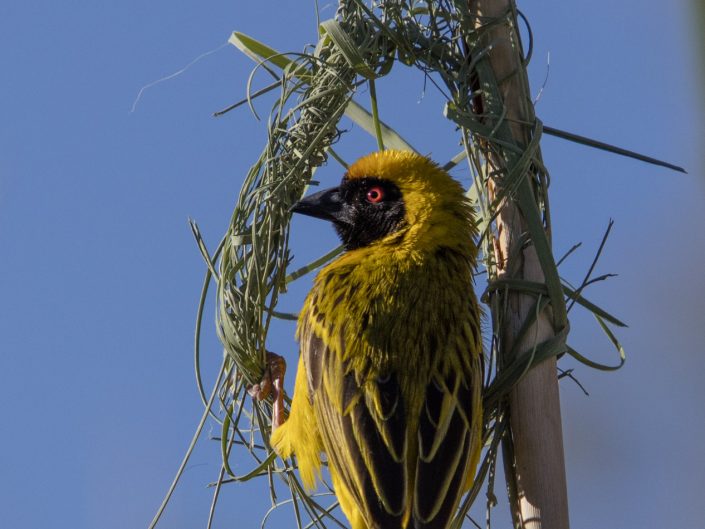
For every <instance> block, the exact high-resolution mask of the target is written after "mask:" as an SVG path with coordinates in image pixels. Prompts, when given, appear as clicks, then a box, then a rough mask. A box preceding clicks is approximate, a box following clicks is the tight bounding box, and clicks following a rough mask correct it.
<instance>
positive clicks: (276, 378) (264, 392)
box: [247, 351, 286, 431]
mask: <svg viewBox="0 0 705 529" xmlns="http://www.w3.org/2000/svg"><path fill="white" fill-rule="evenodd" d="M285 374H286V360H284V357H282V356H279V355H278V354H276V353H272V352H270V351H267V365H266V367H265V369H264V376H263V377H262V380H261V381H260V382H259V384H253V385H252V386H250V387H248V388H247V392H248V393H249V394H250V395H251V396H252V398H254V399H256V400H260V401H261V400H265V399H267V398H269V397H270V396H271V397H272V399H273V400H274V404H273V405H272V431H274V430H275V429H276V428H278V427H279V426H281V425H282V424H284V421H285V420H286V415H285V412H284V375H285Z"/></svg>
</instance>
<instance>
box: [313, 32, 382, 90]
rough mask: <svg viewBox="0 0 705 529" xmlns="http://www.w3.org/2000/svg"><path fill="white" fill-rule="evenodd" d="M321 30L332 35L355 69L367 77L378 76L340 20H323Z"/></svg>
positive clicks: (331, 37)
mask: <svg viewBox="0 0 705 529" xmlns="http://www.w3.org/2000/svg"><path fill="white" fill-rule="evenodd" d="M321 30H322V32H323V33H325V34H327V35H328V36H329V37H330V39H331V40H332V41H333V43H334V44H335V45H336V46H337V47H338V49H339V50H340V51H341V53H342V54H343V56H344V57H345V60H346V61H348V64H349V65H350V66H352V68H353V70H355V71H356V72H357V73H359V74H360V75H362V76H363V77H365V78H366V79H375V78H376V77H377V75H376V74H375V72H374V70H372V68H370V67H369V65H368V64H367V63H366V62H365V59H364V58H363V57H362V55H360V52H359V51H358V49H357V46H356V45H355V42H354V41H353V40H352V39H351V38H350V36H349V35H348V34H347V33H346V32H345V30H344V29H343V26H341V25H340V22H338V21H337V20H333V19H331V20H326V21H325V22H321Z"/></svg>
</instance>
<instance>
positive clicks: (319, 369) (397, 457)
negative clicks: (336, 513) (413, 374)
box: [302, 331, 410, 529]
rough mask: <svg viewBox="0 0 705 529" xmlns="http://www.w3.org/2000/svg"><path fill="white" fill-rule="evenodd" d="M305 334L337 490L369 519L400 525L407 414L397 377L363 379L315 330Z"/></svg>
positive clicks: (304, 347) (306, 353)
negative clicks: (338, 485)
mask: <svg viewBox="0 0 705 529" xmlns="http://www.w3.org/2000/svg"><path fill="white" fill-rule="evenodd" d="M304 334H305V335H307V336H305V335H304V336H302V353H303V354H304V362H305V363H306V370H307V372H308V374H309V389H310V391H311V394H310V398H311V399H312V402H313V405H314V408H315V411H316V419H317V422H318V426H319V429H320V432H321V436H322V438H323V443H324V445H325V447H326V453H327V455H328V461H329V466H330V468H331V472H332V473H334V475H335V476H337V480H338V482H339V484H340V485H342V486H343V487H344V488H345V489H346V490H345V491H339V490H337V489H336V494H338V495H339V497H340V495H341V493H342V494H343V495H347V496H348V497H349V498H350V499H351V500H352V501H353V502H354V504H355V505H356V506H357V508H358V509H360V511H361V512H362V513H363V515H364V517H365V518H366V519H367V520H368V523H369V522H373V523H374V524H375V526H377V527H384V528H385V529H394V528H400V527H402V526H403V520H404V519H405V518H406V517H407V516H408V512H407V511H408V497H409V492H408V490H407V487H408V484H409V482H410V480H409V479H408V473H409V468H408V461H407V452H408V450H407V444H408V439H407V418H406V413H405V410H404V402H403V399H402V397H401V391H400V387H399V383H398V380H397V378H396V377H395V376H394V375H388V376H385V377H375V378H372V379H369V378H364V379H363V378H362V376H361V374H360V373H356V372H355V371H354V370H352V369H351V368H350V367H349V366H348V365H346V363H345V362H343V361H342V359H341V355H340V354H336V351H331V347H329V346H328V345H326V343H325V342H324V340H322V339H321V338H320V337H319V336H317V335H316V333H315V332H313V331H311V332H308V333H304ZM338 488H339V487H338ZM342 501H343V499H342V498H341V502H342Z"/></svg>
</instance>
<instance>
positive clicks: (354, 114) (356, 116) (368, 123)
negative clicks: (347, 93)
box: [345, 101, 418, 152]
mask: <svg viewBox="0 0 705 529" xmlns="http://www.w3.org/2000/svg"><path fill="white" fill-rule="evenodd" d="M345 115H346V116H347V117H349V118H350V119H351V120H353V121H354V122H355V123H357V124H358V125H359V126H360V127H362V128H363V129H364V131H365V132H367V133H368V134H369V135H370V136H372V137H376V133H375V122H374V118H373V117H372V114H371V113H370V112H368V111H367V109H365V108H364V107H362V106H360V105H359V104H358V103H356V102H355V101H350V102H349V103H348V106H347V108H346V109H345ZM379 125H380V129H381V133H382V140H383V141H384V145H385V146H386V147H387V148H388V149H397V150H400V151H412V152H418V151H417V150H416V149H414V148H413V147H412V146H411V145H410V144H409V143H408V142H407V141H406V140H405V139H404V138H402V137H401V135H400V134H399V133H398V132H397V131H395V130H394V129H393V128H391V127H390V126H389V125H387V124H386V123H385V122H384V121H380V122H379Z"/></svg>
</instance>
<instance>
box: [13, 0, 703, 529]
mask: <svg viewBox="0 0 705 529" xmlns="http://www.w3.org/2000/svg"><path fill="white" fill-rule="evenodd" d="M6 4H7V5H3V7H2V8H0V49H1V50H2V51H1V52H0V71H2V73H3V75H2V76H1V77H0V96H1V97H0V245H1V248H2V258H1V259H0V413H1V414H2V435H0V447H1V449H0V524H1V525H2V526H4V527H22V528H29V529H35V528H51V527H57V528H62V527H71V528H77V529H83V528H86V529H88V528H96V527H100V528H107V529H109V528H124V527H145V526H146V525H147V523H148V522H149V520H150V519H151V517H152V515H153V513H154V511H155V509H156V507H157V506H158V504H159V502H160V501H161V498H162V496H163V494H164V492H165V490H166V487H167V485H168V483H169V482H170V480H171V478H172V476H173V473H174V471H175V470H176V468H177V465H178V463H179V460H180V458H181V456H182V454H183V452H184V450H185V448H186V446H187V444H188V442H189V439H190V436H191V434H192V432H193V430H194V428H195V426H196V423H197V421H198V418H199V416H200V413H201V408H202V407H201V404H200V401H199V399H198V396H197V392H196V387H195V382H194V377H193V368H192V363H193V360H192V353H191V348H192V339H193V324H194V318H195V311H196V303H197V299H198V294H199V291H200V288H201V281H202V276H203V272H204V266H203V263H202V260H201V258H200V256H199V253H198V251H197V248H196V245H195V244H194V242H193V239H192V236H191V234H190V230H189V228H188V225H187V222H186V221H187V218H188V217H193V218H194V219H196V221H197V222H198V224H199V226H200V228H201V231H202V232H203V234H204V237H205V239H206V242H207V243H208V244H209V246H210V247H215V245H216V244H217V241H218V240H219V239H220V237H221V236H222V234H223V232H224V231H225V229H226V227H227V222H228V219H229V215H230V213H231V209H232V207H233V204H234V201H235V199H236V197H237V193H238V190H239V186H240V184H241V182H242V177H243V175H244V174H245V172H246V170H247V168H248V167H249V165H250V164H251V163H253V162H254V161H255V159H256V156H257V155H258V153H259V152H260V150H261V148H262V146H263V142H264V137H265V136H264V132H265V126H264V124H263V123H261V122H257V121H256V120H255V119H254V118H253V117H252V115H251V114H250V113H249V111H248V110H247V109H245V108H242V109H240V110H238V111H235V112H233V113H230V114H228V115H227V116H225V117H222V118H219V119H214V118H212V117H211V113H212V112H213V111H215V110H218V109H220V108H222V107H224V106H226V105H227V104H229V103H231V102H234V101H236V100H238V99H240V98H241V97H242V96H243V94H244V90H245V83H246V79H247V75H248V74H249V71H250V69H251V67H252V64H251V63H250V62H249V61H248V60H247V59H246V58H245V57H244V56H242V55H240V54H239V52H237V51H236V50H235V49H234V48H232V47H231V46H224V47H222V48H220V49H218V51H216V52H214V53H212V54H210V55H208V56H206V57H204V58H203V59H202V60H201V61H199V62H198V63H196V64H195V65H193V66H192V67H191V68H190V69H189V70H187V71H186V72H185V73H183V74H182V75H180V76H178V77H176V78H174V79H171V80H169V81H168V82H164V83H161V84H158V85H156V86H154V87H152V88H150V89H149V90H147V91H145V92H144V94H143V96H142V98H141V100H140V102H139V105H138V106H137V108H136V110H135V111H134V112H132V113H130V112H129V111H130V108H131V106H132V103H133V101H134V99H135V97H136V95H137V93H138V91H139V89H140V87H142V86H144V85H146V84H148V83H150V82H151V81H153V80H155V79H158V78H161V77H163V76H166V75H169V74H171V73H173V72H176V71H178V70H180V69H181V68H182V67H184V66H185V65H186V64H188V63H189V62H191V60H192V59H194V58H195V57H197V56H199V55H201V54H202V53H204V52H207V51H209V50H214V49H216V48H218V47H219V46H221V45H222V44H224V43H225V42H226V40H227V38H228V36H229V34H230V32H231V31H233V30H240V31H243V32H245V33H248V34H250V35H252V36H255V37H257V38H260V39H262V40H265V41H267V42H268V43H270V44H271V45H272V46H274V47H276V48H278V49H280V50H291V51H300V50H301V49H302V47H303V46H304V44H306V43H310V42H312V41H313V40H314V39H315V36H316V32H315V30H316V27H315V18H314V11H313V5H314V4H313V2H286V1H280V2H274V1H262V2H240V3H238V2H234V1H230V2H225V1H221V0H218V1H214V2H208V3H202V2H180V3H178V5H176V6H175V5H174V3H173V2H165V1H161V0H155V1H152V2H135V1H123V2H78V1H73V2H62V3H58V2H48V1H40V0H37V1H28V2H15V3H6ZM321 6H322V16H323V17H324V18H328V17H330V16H332V14H333V7H332V5H331V4H329V3H325V2H324V3H321ZM520 7H524V8H526V9H527V11H526V14H527V15H528V16H529V19H530V21H531V23H532V27H533V30H534V35H535V50H534V58H533V61H532V64H531V77H532V88H533V90H534V93H536V92H538V89H539V87H540V86H541V84H542V83H543V80H544V77H545V75H546V70H547V63H548V62H549V61H548V56H549V53H550V73H549V77H548V81H547V84H546V87H545V89H544V91H543V94H542V96H541V99H540V102H539V103H538V106H537V113H538V115H539V116H540V117H541V119H542V120H543V121H544V123H546V124H548V125H551V126H554V127H557V128H563V129H566V130H570V131H573V132H576V133H579V134H583V135H588V136H594V137H596V138H599V139H601V140H603V141H607V142H611V143H615V144H618V145H621V146H623V147H626V148H630V149H634V150H638V151H642V152H645V153H648V154H651V155H653V156H656V157H662V158H665V159H668V160H671V161H674V162H676V163H679V164H682V165H684V166H685V167H687V169H688V170H689V174H688V175H681V174H677V173H672V172H668V171H666V170H663V169H660V168H656V167H651V166H648V165H644V164H641V163H637V162H634V161H631V160H626V159H621V158H618V157H615V156H613V155H608V154H605V153H601V152H596V151H592V150H589V149H586V148H583V147H580V146H575V145H572V144H570V143H566V142H563V141H560V140H556V139H553V138H546V139H545V140H544V142H543V149H544V158H545V161H546V163H547V165H548V167H549V169H550V170H551V174H552V188H551V189H552V192H553V195H552V208H553V215H554V230H555V240H554V245H555V250H556V252H557V253H559V254H560V253H563V252H564V251H565V250H567V249H568V248H570V246H572V244H574V243H575V242H579V241H582V242H583V244H584V246H583V248H582V249H581V250H580V251H579V252H578V254H577V255H575V256H573V257H572V258H571V259H570V260H569V261H568V262H567V263H566V264H565V266H563V267H562V268H561V272H562V274H563V275H564V276H565V277H567V278H568V279H570V280H573V281H578V280H579V279H580V278H581V277H582V274H584V272H585V270H586V268H587V267H588V266H589V264H590V261H591V258H592V255H593V252H594V251H595V249H596V248H597V246H598V244H599V241H600V238H601V235H602V232H603V230H604V228H605V227H606V225H607V222H608V220H609V218H614V219H615V220H616V225H615V227H614V230H613V235H612V237H611V238H610V241H609V243H608V246H607V249H606V250H605V253H604V256H603V259H602V260H601V261H600V263H599V265H598V272H599V273H606V272H613V273H618V274H619V277H618V278H616V279H613V280H611V281H610V282H608V283H605V284H600V285H597V286H595V287H594V288H592V289H591V290H590V291H589V292H588V295H589V297H590V299H593V300H595V301H597V302H599V303H600V304H601V305H603V306H605V307H606V308H607V309H609V310H610V311H611V312H613V313H614V314H616V315H617V316H619V317H620V318H622V319H624V320H625V321H627V322H628V323H629V325H630V327H629V328H628V329H626V330H624V331H621V332H620V334H619V336H620V338H621V340H622V342H623V344H624V346H625V348H626V350H627V354H628V360H627V364H626V366H625V367H624V368H623V369H622V370H621V371H618V372H616V373H607V374H605V373H598V372H593V371H591V370H589V369H587V368H583V367H579V366H574V365H573V364H571V363H570V362H565V363H564V364H563V365H564V367H565V368H568V367H576V374H577V375H578V377H579V379H580V380H581V382H582V383H583V384H584V385H585V386H586V388H587V389H588V391H589V392H590V397H585V396H584V395H583V394H582V392H581V391H580V390H579V388H577V387H576V386H575V385H574V384H573V383H571V382H570V381H564V382H562V385H561V398H562V406H563V420H564V427H565V445H566V458H567V466H568V478H569V493H570V498H571V505H570V508H571V518H572V522H573V526H574V527H600V526H605V527H624V528H631V527H634V528H636V527H659V526H665V527H684V528H687V527H698V526H700V525H701V524H702V515H701V512H700V510H701V508H700V505H701V502H702V500H701V496H702V492H703V490H705V477H704V476H705V458H703V457H702V455H701V454H702V446H703V445H704V444H705V432H704V430H705V420H703V412H702V402H704V401H705V392H704V391H703V373H704V372H705V359H704V356H703V350H702V344H703V343H704V342H705V325H704V324H703V323H704V321H705V320H704V318H703V315H704V314H705V279H704V278H703V274H702V268H703V265H702V263H703V259H704V257H705V237H703V235H702V227H703V226H704V225H705V208H704V206H705V184H704V180H703V175H704V173H705V171H704V166H703V162H704V161H705V160H704V157H703V156H702V145H703V128H702V125H699V124H700V123H702V111H703V107H702V96H701V93H702V86H698V84H697V83H698V82H699V79H698V77H697V74H696V66H697V65H698V64H699V63H698V62H697V60H696V57H695V49H694V42H695V40H694V37H695V32H696V30H698V28H696V27H695V22H694V17H693V16H692V14H691V12H690V10H689V9H688V7H689V5H688V3H687V2H685V1H684V0H678V1H675V2H672V3H671V4H669V6H668V9H666V10H664V4H663V3H662V2H655V1H653V0H648V1H638V0H626V1H623V2H619V3H614V2H607V1H605V0H598V1H593V2H573V3H566V2H559V1H557V0H549V1H546V2H542V3H541V5H540V6H539V7H536V6H533V5H531V6H528V5H527V6H524V5H522V4H520ZM701 60H702V58H701ZM261 81H262V82H264V79H261ZM378 90H379V91H380V97H381V108H382V117H383V119H385V120H386V121H388V122H389V123H390V124H392V125H393V126H395V127H397V128H398V130H399V131H400V132H402V134H404V135H405V136H406V137H407V138H408V139H409V140H410V141H411V142H412V144H414V145H415V146H416V147H417V148H418V149H419V150H421V151H423V152H427V153H430V154H432V155H433V156H434V157H435V158H437V159H438V160H439V161H445V159H447V158H448V157H449V156H450V155H452V154H454V153H455V152H457V147H456V139H455V137H454V136H453V130H452V127H451V126H450V125H449V124H448V123H446V122H444V120H443V118H442V116H441V115H440V108H439V107H438V104H437V103H438V98H437V97H436V96H435V95H434V94H433V93H432V90H431V89H430V88H428V89H427V92H426V94H425V95H424V94H423V83H422V80H421V78H420V77H419V76H416V75H413V74H412V72H410V71H405V70H404V69H400V71H399V72H398V73H397V74H396V75H395V76H393V78H391V79H389V80H387V81H384V82H381V83H380V84H379V86H378ZM366 98H367V95H366V94H361V101H362V102H366ZM258 108H259V109H260V110H261V113H262V114H263V115H266V112H267V109H268V105H267V102H266V101H263V102H262V103H260V104H259V107H258ZM419 123H421V124H422V125H419ZM373 149H374V142H373V141H372V140H371V139H369V138H365V137H364V135H362V134H360V133H359V131H357V130H355V129H354V130H353V133H352V134H350V139H348V140H346V141H345V142H344V143H342V144H341V151H342V152H344V153H345V155H346V156H347V157H348V159H350V160H352V159H354V158H355V157H357V156H359V155H361V154H364V153H366V152H368V151H370V150H373ZM454 176H456V177H457V178H458V179H460V180H461V181H464V182H467V175H466V174H464V173H463V172H462V171H461V170H458V171H455V172H454ZM339 177H340V169H339V168H338V167H336V166H335V165H334V164H330V165H329V166H327V167H326V168H324V169H323V170H321V172H320V174H319V179H320V180H322V181H323V182H324V183H328V182H331V183H332V182H335V181H337V179H339ZM294 229H295V232H294V236H293V247H294V250H295V253H296V262H297V263H304V262H306V261H307V260H308V259H310V258H311V257H314V256H318V255H320V254H321V253H323V252H324V251H325V250H326V249H327V248H329V247H330V245H332V244H334V240H335V239H334V236H333V233H332V230H331V229H330V228H329V227H328V226H325V225H322V223H318V222H315V221H309V220H308V219H297V220H296V222H295V225H294ZM312 233H314V234H315V236H313V237H312V236H311V234H312ZM305 290H306V282H302V283H301V284H300V285H298V286H297V287H296V288H295V289H293V291H292V293H291V295H290V296H288V298H287V299H285V300H284V305H285V306H286V307H287V308H291V309H292V310H296V307H297V305H298V304H299V303H300V302H301V297H302V296H303V294H304V292H305ZM210 306H211V307H212V303H211V304H210ZM211 322H212V314H211V313H209V314H208V315H207V317H206V325H205V329H204V330H205V335H206V336H205V338H204V355H206V375H207V376H212V375H213V371H214V369H215V366H216V364H217V363H218V361H219V358H220V354H221V348H220V346H219V345H218V342H217V340H216V338H215V333H214V328H213V325H212V323H211ZM293 332H294V328H293V326H292V325H291V324H282V325H279V326H278V327H276V328H275V332H274V334H273V335H272V336H271V348H272V349H273V350H277V351H280V352H282V353H284V354H286V355H288V356H289V358H290V359H293V358H295V355H296V350H295V344H294V342H293V338H292V337H293ZM570 341H571V343H573V344H574V346H575V347H576V348H578V349H579V350H580V351H582V352H584V353H586V354H590V355H591V356H592V357H594V358H596V359H601V360H604V361H607V362H609V361H612V360H613V358H612V356H611V352H610V349H609V344H608V343H607V341H606V340H605V339H604V337H603V336H602V335H600V333H599V331H598V330H597V329H596V328H595V326H594V324H593V323H591V322H590V319H589V318H588V317H586V316H585V315H580V314H576V315H575V318H574V319H573V326H572V334H571V340H570ZM290 363H291V364H293V361H291V362H290ZM291 374H292V375H293V369H292V373H291ZM290 382H291V380H290ZM219 457H220V456H219V451H218V447H217V446H216V443H213V442H209V441H207V440H204V441H203V442H201V443H200V444H199V446H198V448H197V450H196V452H195V454H194V456H193V458H192V460H191V464H190V465H189V467H188V469H187V471H186V473H185V475H184V479H183V481H182V484H181V486H180V487H179V489H178V490H177V493H176V494H175V496H174V498H173V500H172V503H171V505H170V506H169V508H168V510H167V513H166V515H165V517H164V519H163V525H161V527H165V528H174V529H178V528H182V527H183V528H185V527H193V526H199V525H205V520H206V516H207V513H208V507H209V502H210V490H208V489H207V488H206V484H207V483H208V482H210V481H212V480H214V479H215V477H216V474H217V471H218V469H219V464H220V462H219ZM235 467H236V470H239V471H244V470H248V469H249V468H251V467H250V463H249V461H247V460H245V459H244V458H243V459H242V460H238V461H236V462H235ZM497 492H498V496H499V497H500V506H499V508H498V509H496V510H495V513H496V516H497V517H498V519H499V520H506V507H505V506H504V505H503V503H504V500H503V496H502V489H501V487H498V491H497ZM253 498H254V499H253ZM267 508H268V505H267V498H266V487H265V484H264V483H261V482H255V483H248V484H243V485H230V486H229V487H228V488H226V490H225V491H224V495H223V497H222V498H221V503H220V507H219V511H218V514H217V517H216V527H232V526H234V525H235V526H237V527H257V526H258V525H259V520H260V519H261V517H262V515H263V514H264V512H265V511H266V509H267ZM281 520H284V518H281Z"/></svg>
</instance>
